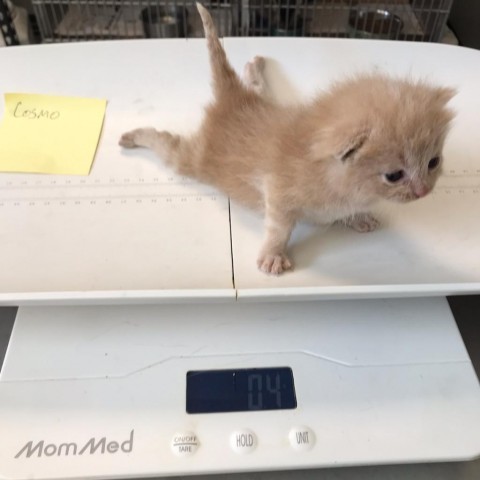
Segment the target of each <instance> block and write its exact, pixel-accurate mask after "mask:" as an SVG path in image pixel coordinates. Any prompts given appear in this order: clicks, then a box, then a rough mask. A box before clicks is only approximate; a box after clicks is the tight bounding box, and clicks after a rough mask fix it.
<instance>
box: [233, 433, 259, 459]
mask: <svg viewBox="0 0 480 480" xmlns="http://www.w3.org/2000/svg"><path fill="white" fill-rule="evenodd" d="M230 447H231V448H232V450H233V451H234V452H236V453H250V452H253V451H254V450H255V448H257V436H256V435H255V434H254V433H253V432H252V431H251V430H248V429H243V430H237V431H235V432H233V433H232V435H231V436H230Z"/></svg>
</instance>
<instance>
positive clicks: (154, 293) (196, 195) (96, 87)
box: [0, 38, 480, 305]
mask: <svg viewBox="0 0 480 480" xmlns="http://www.w3.org/2000/svg"><path fill="white" fill-rule="evenodd" d="M225 48H226V50H227V53H228V55H229V58H230V59H231V60H232V63H233V64H234V65H235V67H236V68H237V69H238V70H239V71H240V70H241V68H242V66H243V65H244V64H245V63H246V62H247V61H248V60H249V59H251V58H252V57H253V56H254V55H258V54H260V55H264V56H265V57H266V58H267V79H268V81H269V84H270V86H271V89H272V92H273V95H274V96H275V97H276V98H277V99H278V101H281V102H292V101H298V100H302V99H305V98H307V97H308V96H310V95H312V94H313V93H315V92H316V91H317V90H318V88H322V87H326V86H327V85H328V84H330V83H331V82H332V81H333V80H335V79H336V78H343V77H344V76H345V75H346V74H351V73H352V72H356V71H365V70H372V69H377V70H380V71H386V72H390V73H391V74H399V75H400V74H401V75H411V76H413V77H416V78H427V79H429V80H431V81H432V82H434V83H437V84H439V85H448V86H453V87H455V88H457V89H458V91H459V93H458V95H457V96H456V97H455V98H454V99H453V100H452V108H453V109H455V110H456V111H457V117H456V119H455V122H454V124H453V128H452V131H451V134H450V136H449V138H448V142H447V144H446V148H445V168H444V175H443V177H442V178H441V180H440V182H439V184H438V186H437V188H436V189H435V191H434V194H432V195H429V196H428V197H427V198H425V199H422V200H420V201H417V202H414V203H412V204H408V205H395V204H390V205H384V206H380V207H379V210H380V211H379V212H378V216H379V218H380V220H381V222H382V225H383V226H382V228H380V229H379V230H378V231H375V232H373V233H370V234H368V235H367V234H366V235H360V234H358V233H356V232H353V231H348V230H346V229H342V228H340V227H338V228H337V227H332V228H329V229H326V230H325V229H324V230H322V229H321V228H315V227H309V226H306V225H299V226H298V227H297V228H296V229H295V231H294V233H293V237H292V241H291V243H290V251H291V256H292V259H293V261H294V263H295V270H294V271H293V272H289V273H288V274H285V275H282V276H280V277H271V276H267V275H264V274H263V273H261V272H259V271H258V270H257V267H256V258H257V254H258V250H259V248H260V245H261V243H262V237H263V225H262V219H261V218H260V216H258V215H256V214H254V213H251V212H249V211H247V210H244V209H243V208H242V207H240V206H239V205H237V204H234V203H232V204H230V202H229V199H228V198H227V197H226V196H225V195H223V194H221V193H219V192H217V191H215V190H214V189H213V188H211V187H209V186H206V185H201V184H198V183H196V182H194V181H192V180H190V179H186V178H181V177H178V176H176V175H174V174H173V173H172V171H171V170H169V169H168V168H166V167H165V166H164V165H163V164H162V162H161V161H159V160H158V159H156V158H155V157H154V155H153V154H151V153H150V152H147V151H146V150H143V149H138V150H133V151H125V150H123V149H121V148H120V147H119V146H118V139H119V138H120V135H121V134H122V133H123V132H124V131H127V130H130V129H132V128H134V127H138V126H144V125H155V126H156V127H157V128H159V129H162V128H168V129H171V130H173V131H176V132H179V133H190V132H192V131H193V130H194V129H195V128H196V127H197V126H198V124H199V123H200V121H201V117H202V111H203V107H204V105H205V104H206V103H208V101H209V100H210V99H211V91H210V81H209V79H210V72H209V64H208V58H207V51H206V46H205V42H204V40H203V39H197V40H188V41H182V40H171V41H170V40H165V41H164V40H161V41H150V40H148V41H125V42H121V44H119V43H118V42H117V43H116V42H96V43H94V44H93V43H92V44H87V43H85V44H68V45H48V46H41V47H22V48H21V49H3V51H1V52H0V60H1V61H2V64H6V65H10V68H9V69H2V71H1V72H0V85H2V89H3V90H4V91H28V92H43V93H55V94H61V95H77V96H88V97H100V98H106V99H108V106H107V112H106V118H105V124H104V129H103V134H102V137H101V140H100V143H99V147H98V151H97V155H96V159H95V163H94V165H93V168H92V171H91V174H90V175H89V176H88V177H67V176H50V175H16V174H1V175H0V224H1V225H2V229H1V232H0V241H1V246H2V248H0V265H2V272H1V273H0V304H1V305H33V304H52V303H56V304H62V303H63V304H65V303H69V304H79V303H83V304H92V303H97V304H99V303H104V304H112V303H117V304H118V303H132V302H137V303H146V302H153V303H158V302H162V301H164V302H172V301H174V302H178V301H183V302H185V301H216V300H223V301H228V300H230V301H234V300H236V299H239V300H246V301H248V300H257V299H261V300H276V299H293V300H295V299H296V300H298V299H299V298H304V299H327V298H335V299H336V298H355V297H356V298H365V297H372V298H378V297H393V296H422V295H427V296H429V295H449V294H450V295H451V294H461V293H475V292H479V291H480V249H479V248H478V245H480V213H479V212H480V162H479V160H478V152H479V151H480V137H479V136H478V134H477V131H476V129H477V125H478V112H479V111H480V95H479V94H478V85H479V82H480V62H479V59H480V53H479V52H478V51H474V50H468V49H464V48H460V47H450V46H445V45H435V44H415V48H414V49H412V48H411V44H410V43H408V42H406V43H402V42H383V41H368V42H363V41H359V40H341V39H322V40H318V39H307V38H296V39H277V38H275V39H272V38H264V39H257V38H251V39H227V40H225ZM155 58H158V59H161V60H158V61H154V60H152V59H155ZM132 62H133V64H134V65H135V68H131V65H132ZM31 71H35V72H36V74H35V76H32V75H31V74H30V73H29V72H31ZM145 71H148V72H149V76H148V78H147V79H145V78H144V77H145V75H143V74H140V72H145ZM0 108H3V105H2V107H0ZM1 113H2V112H1V111H0V114H1Z"/></svg>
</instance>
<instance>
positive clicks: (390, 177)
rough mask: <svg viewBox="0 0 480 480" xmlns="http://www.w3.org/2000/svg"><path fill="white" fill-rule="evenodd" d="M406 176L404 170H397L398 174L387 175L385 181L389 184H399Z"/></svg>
mask: <svg viewBox="0 0 480 480" xmlns="http://www.w3.org/2000/svg"><path fill="white" fill-rule="evenodd" d="M404 176H405V172H404V171H403V170H397V171H396V172H392V173H386V174H385V179H386V180H387V182H389V183H397V182H398V181H400V180H401V179H402V178H403V177H404Z"/></svg>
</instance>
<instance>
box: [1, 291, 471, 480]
mask: <svg viewBox="0 0 480 480" xmlns="http://www.w3.org/2000/svg"><path fill="white" fill-rule="evenodd" d="M479 405H480V388H479V384H478V380H477V377H476V375H475V372H474V370H473V368H472V365H471V363H470V359H469V357H468V354H467V352H466V350H465V347H464V345H463V343H462V340H461V337H460V334H459V332H458V330H457V327H456V324H455V321H454V319H453V317H452V314H451V313H450V310H449V307H448V304H447V302H446V300H445V299H444V298H417V299H386V300H350V301H340V300H337V301H322V302H288V303H274V304H272V303H252V304H242V303H236V304H232V305H230V304H216V305H214V304H211V305H203V306H202V305H157V306H153V305H152V306H148V305H147V306H138V305H136V306H117V307H114V306H104V307H102V306H95V307H43V308H39V307H24V308H21V309H20V310H19V314H18V317H17V320H16V323H15V326H14V331H13V334H12V338H11V342H10V347H9V349H8V352H7V356H6V359H5V364H4V368H3V372H2V375H1V379H0V465H1V467H0V478H5V479H12V480H13V479H27V478H36V479H54V478H63V479H66V478H126V477H134V478H139V477H149V476H163V475H165V476H166V475H183V474H194V473H195V474H198V473H214V472H240V471H262V470H278V469H295V468H313V467H326V466H345V465H362V464H385V463H401V462H405V461H407V460H408V461H409V462H431V461H449V460H466V459H471V458H474V457H476V456H478V455H479V454H480V429H479V428H478V426H479V425H480V408H479Z"/></svg>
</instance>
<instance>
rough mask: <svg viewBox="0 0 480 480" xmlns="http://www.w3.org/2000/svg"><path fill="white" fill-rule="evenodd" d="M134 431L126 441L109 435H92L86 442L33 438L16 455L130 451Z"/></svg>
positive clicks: (42, 455)
mask: <svg viewBox="0 0 480 480" xmlns="http://www.w3.org/2000/svg"><path fill="white" fill-rule="evenodd" d="M133 433H134V430H132V431H131V432H130V437H129V438H128V439H127V440H125V441H124V442H122V443H120V442H115V441H110V442H107V437H102V438H98V439H97V438H95V437H92V438H91V439H90V440H88V441H87V442H86V443H85V444H80V445H79V444H78V443H75V442H70V443H60V444H58V445H57V444H55V443H45V440H41V441H40V442H37V443H35V444H34V442H33V440H31V441H30V442H27V443H26V444H25V445H24V446H23V447H22V448H21V449H20V450H19V452H18V453H17V454H16V455H15V458H20V457H22V456H23V457H25V458H30V457H33V456H36V457H44V456H45V457H54V456H57V457H60V456H64V457H67V456H69V455H94V454H95V453H98V454H100V455H103V454H105V453H116V452H124V453H130V452H131V451H132V450H133Z"/></svg>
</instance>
